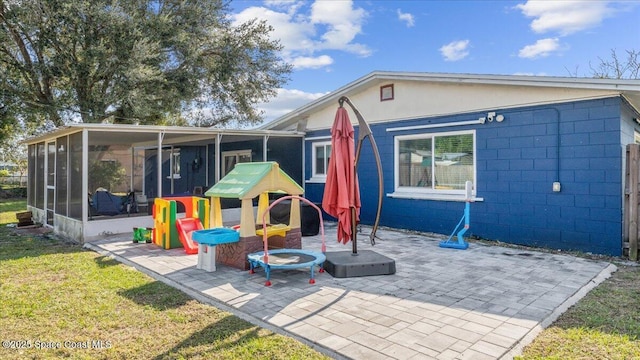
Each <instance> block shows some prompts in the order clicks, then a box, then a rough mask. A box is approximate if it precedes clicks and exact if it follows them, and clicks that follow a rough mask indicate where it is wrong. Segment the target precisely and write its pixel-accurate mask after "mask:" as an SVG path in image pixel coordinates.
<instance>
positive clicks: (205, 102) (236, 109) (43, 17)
mask: <svg viewBox="0 0 640 360" xmlns="http://www.w3.org/2000/svg"><path fill="white" fill-rule="evenodd" d="M228 13H229V10H228V4H227V3H226V2H223V0H110V1H99V0H95V1H94V0H92V1H89V0H77V1H67V0H29V1H20V0H0V131H2V126H11V125H13V124H15V123H17V122H22V123H23V124H24V125H25V126H27V127H31V128H35V129H39V128H42V127H43V126H46V125H47V124H48V125H49V126H56V127H57V126H61V125H64V124H67V123H70V122H78V121H82V122H86V123H96V122H105V121H107V122H116V123H141V124H191V125H197V126H214V125H218V126H223V125H225V124H228V123H229V122H231V121H234V122H237V123H238V124H252V123H257V122H259V121H260V120H261V116H262V114H261V113H259V112H258V111H257V110H256V109H255V108H254V105H255V104H256V103H259V102H264V101H267V100H268V99H269V98H271V97H273V96H275V91H276V89H277V88H278V87H280V86H282V84H283V83H284V82H286V81H287V80H288V75H289V73H290V72H291V66H290V65H288V64H286V63H284V62H283V60H282V59H281V58H280V57H279V55H278V54H279V51H280V50H282V47H281V45H280V43H279V42H277V41H273V40H270V39H269V37H268V35H269V32H271V31H272V29H271V27H269V26H268V25H267V24H266V23H264V22H259V21H250V22H247V23H243V24H241V25H239V26H232V24H231V21H230V20H229V16H228ZM2 114H5V115H2ZM5 130H6V129H5ZM0 137H1V134H0Z"/></svg>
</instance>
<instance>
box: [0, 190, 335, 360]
mask: <svg viewBox="0 0 640 360" xmlns="http://www.w3.org/2000/svg"><path fill="white" fill-rule="evenodd" d="M16 207H18V208H19V211H22V209H23V208H26V206H25V205H24V201H22V205H16V204H13V202H12V204H11V205H8V204H7V203H6V202H5V203H3V207H2V209H3V212H4V210H5V209H7V208H10V209H14V210H15V208H16ZM14 210H10V211H14ZM5 215H6V214H5ZM5 215H3V216H5ZM3 218H4V217H3ZM13 222H15V219H14V220H13ZM0 304H2V306H0V324H2V325H1V326H0V340H2V341H7V340H24V341H29V343H25V344H23V345H26V346H30V348H27V349H20V350H16V349H7V348H4V347H0V359H25V358H36V359H51V358H56V359H57V358H66V357H71V358H75V359H187V358H189V359H252V358H255V359H258V358H259V359H322V358H326V357H324V356H323V355H321V354H320V353H318V352H316V351H315V350H313V349H311V348H309V347H307V346H306V345H304V344H302V343H300V342H298V341H296V340H294V339H291V338H288V337H285V336H281V335H278V334H275V333H273V332H270V331H267V330H265V329H262V328H260V327H257V326H254V325H252V324H250V323H248V322H246V321H244V320H241V319H240V318H238V317H235V316H233V315H231V314H229V313H226V312H223V311H220V310H218V309H216V308H214V307H212V306H209V305H205V304H202V303H199V302H197V301H195V300H193V299H191V298H190V297H189V296H187V295H186V294H184V293H182V292H180V291H178V290H176V289H174V288H172V287H169V286H167V285H165V284H163V283H160V282H157V281H154V280H153V279H151V278H150V277H148V276H146V275H145V274H142V273H140V272H138V271H136V270H134V269H132V268H130V267H127V266H124V265H122V264H119V263H118V262H116V261H115V260H113V259H110V258H106V257H103V256H100V255H98V254H96V253H94V252H90V251H85V250H83V249H82V248H81V247H80V246H78V245H75V244H72V243H65V242H63V241H60V240H55V239H47V238H43V237H29V236H24V235H16V234H14V233H13V230H12V229H10V228H7V227H6V226H2V227H0ZM99 341H101V344H102V347H101V348H92V347H93V346H96V347H99V346H98V344H100V343H99ZM65 342H66V343H65ZM43 345H53V346H54V347H57V346H59V348H54V349H37V348H36V346H43ZM74 346H76V348H74ZM78 347H79V348H78ZM84 347H88V348H84Z"/></svg>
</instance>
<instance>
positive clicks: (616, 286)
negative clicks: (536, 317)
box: [521, 264, 640, 360]
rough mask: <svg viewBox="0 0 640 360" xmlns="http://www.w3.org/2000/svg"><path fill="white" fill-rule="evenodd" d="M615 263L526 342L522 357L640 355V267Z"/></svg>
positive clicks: (561, 357)
mask: <svg viewBox="0 0 640 360" xmlns="http://www.w3.org/2000/svg"><path fill="white" fill-rule="evenodd" d="M617 266H618V271H617V272H615V273H614V274H613V276H611V277H610V278H609V279H607V280H606V281H604V282H603V283H602V284H600V285H599V286H598V287H597V288H595V289H593V290H592V291H591V292H589V294H587V296H585V297H584V298H582V299H581V300H580V301H579V302H578V303H577V304H576V305H574V306H573V307H571V308H569V310H568V311H567V312H565V313H564V314H562V315H561V316H560V317H559V318H558V320H556V321H555V322H554V323H553V324H552V326H550V327H549V328H547V329H545V330H544V331H543V332H542V333H541V334H540V335H539V336H538V337H537V338H536V339H535V340H534V341H533V343H531V344H530V345H529V346H527V347H526V348H525V350H524V352H523V356H522V357H521V359H527V360H528V359H620V360H623V359H625V360H626V359H640V312H639V311H638V310H639V309H638V306H639V305H640V267H638V266H629V265H624V264H618V265H617Z"/></svg>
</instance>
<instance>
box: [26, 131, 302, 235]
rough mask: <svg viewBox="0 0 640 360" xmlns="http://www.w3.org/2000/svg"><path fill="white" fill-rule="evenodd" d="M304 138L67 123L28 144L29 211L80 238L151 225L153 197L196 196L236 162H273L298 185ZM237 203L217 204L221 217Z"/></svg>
mask: <svg viewBox="0 0 640 360" xmlns="http://www.w3.org/2000/svg"><path fill="white" fill-rule="evenodd" d="M303 136H304V134H303V133H300V132H292V131H273V130H228V129H215V128H194V127H177V126H150V125H113V124H74V125H68V126H65V127H62V128H59V129H57V130H54V131H52V132H49V133H47V134H44V135H41V136H38V137H34V138H31V139H28V140H27V141H26V144H27V146H28V164H29V165H28V173H29V177H28V184H27V194H28V195H27V208H28V211H31V212H32V215H33V218H34V220H35V221H36V222H39V223H42V224H43V225H44V226H47V227H50V228H52V229H53V230H54V233H56V234H58V235H60V236H63V237H66V238H70V239H73V240H75V241H79V242H84V241H89V240H92V239H96V238H98V237H101V236H105V235H109V234H119V233H128V232H132V231H133V228H134V227H152V226H153V218H152V215H151V214H152V204H153V200H154V199H155V198H157V197H171V196H185V195H192V196H202V194H204V192H206V190H207V189H208V188H209V187H211V186H213V185H214V184H215V183H216V182H218V181H219V180H220V179H221V178H222V177H224V175H225V174H226V173H228V172H229V171H231V169H233V167H234V166H235V164H236V163H239V162H255V161H276V162H278V163H279V164H280V168H281V169H283V170H284V171H285V172H287V173H288V174H290V176H291V177H292V178H293V179H294V180H295V181H296V182H298V183H299V184H303V181H302V179H303V172H304V169H303V162H302V159H303ZM105 199H107V200H105ZM107 202H108V203H109V204H108V206H106V205H105V204H106V203H107ZM239 205H240V204H239V203H238V204H235V203H233V202H230V203H226V204H223V207H224V208H225V209H224V210H223V212H227V214H225V218H234V216H236V215H235V214H236V213H237V214H238V215H237V216H239V207H240V206H239Z"/></svg>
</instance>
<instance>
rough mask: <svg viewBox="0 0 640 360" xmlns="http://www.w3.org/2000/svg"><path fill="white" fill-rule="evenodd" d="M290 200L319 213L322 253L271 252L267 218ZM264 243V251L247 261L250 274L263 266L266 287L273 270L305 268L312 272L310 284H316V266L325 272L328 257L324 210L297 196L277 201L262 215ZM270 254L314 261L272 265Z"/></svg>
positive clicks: (252, 255) (289, 250) (286, 250)
mask: <svg viewBox="0 0 640 360" xmlns="http://www.w3.org/2000/svg"><path fill="white" fill-rule="evenodd" d="M289 199H298V200H301V201H304V202H306V203H307V204H309V205H311V206H312V207H313V208H315V209H316V210H317V211H318V217H319V218H320V230H321V237H322V252H317V251H308V250H302V249H277V250H271V251H269V236H268V234H267V222H266V216H267V214H268V213H269V211H270V210H271V208H273V207H274V206H275V205H277V204H278V203H280V202H281V201H284V200H289ZM262 242H263V243H264V251H259V252H255V253H251V254H248V255H247V260H248V261H249V266H250V269H249V273H250V274H253V273H254V272H255V268H257V267H260V266H262V267H263V268H264V270H265V275H266V277H267V281H266V282H265V283H264V284H265V286H271V269H299V268H304V267H309V268H310V272H311V277H310V279H309V284H315V282H316V281H315V279H314V274H315V271H314V270H315V266H316V265H318V266H319V267H320V269H319V270H318V272H321V273H322V272H324V269H323V267H322V265H323V264H324V262H325V260H326V259H327V257H326V256H325V254H324V253H325V252H326V251H327V248H326V245H325V241H324V223H323V222H322V210H320V208H319V207H318V206H316V205H315V204H314V203H312V202H311V201H309V200H307V199H305V198H303V197H300V196H296V195H288V196H284V197H281V198H279V199H277V200H275V201H274V202H273V203H272V204H271V205H269V207H268V208H267V209H266V210H265V212H264V214H263V215H262ZM269 254H301V255H308V256H312V257H314V260H312V261H307V262H303V263H296V264H270V263H269Z"/></svg>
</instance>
